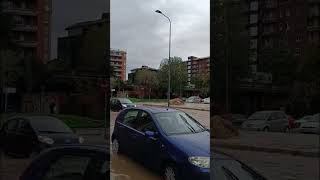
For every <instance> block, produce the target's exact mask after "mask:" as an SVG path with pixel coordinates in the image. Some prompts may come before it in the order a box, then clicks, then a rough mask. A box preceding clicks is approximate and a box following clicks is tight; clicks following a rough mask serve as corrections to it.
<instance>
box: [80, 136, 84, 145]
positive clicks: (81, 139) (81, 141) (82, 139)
mask: <svg viewBox="0 0 320 180" xmlns="http://www.w3.org/2000/svg"><path fill="white" fill-rule="evenodd" d="M79 143H80V144H82V143H84V138H83V137H81V136H80V137H79Z"/></svg>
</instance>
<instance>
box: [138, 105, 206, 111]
mask: <svg viewBox="0 0 320 180" xmlns="http://www.w3.org/2000/svg"><path fill="white" fill-rule="evenodd" d="M141 105H143V106H153V107H167V106H163V105H156V104H141ZM171 107H172V108H176V109H189V110H197V111H210V110H208V109H198V108H189V107H179V106H171Z"/></svg>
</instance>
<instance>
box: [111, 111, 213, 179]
mask: <svg viewBox="0 0 320 180" xmlns="http://www.w3.org/2000/svg"><path fill="white" fill-rule="evenodd" d="M119 152H122V153H125V154H127V155H129V156H130V157H131V158H134V159H137V160H138V161H140V162H142V163H143V164H144V165H145V166H146V167H149V168H151V169H153V170H155V171H156V172H159V173H161V174H162V175H163V177H165V179H167V180H171V179H178V180H182V179H183V180H194V179H197V180H209V179H210V133H209V131H208V130H207V129H206V128H205V127H203V126H202V125H201V124H200V123H199V122H197V121H196V120H195V119H193V118H192V117H191V116H189V115H188V114H186V113H184V112H182V111H178V110H175V109H170V108H155V107H143V106H142V107H139V108H130V109H125V110H123V111H122V112H121V113H120V114H119V115H118V117H117V119H116V122H115V126H114V131H113V134H112V153H113V154H117V153H119Z"/></svg>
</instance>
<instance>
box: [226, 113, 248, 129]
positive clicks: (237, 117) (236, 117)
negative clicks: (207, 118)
mask: <svg viewBox="0 0 320 180" xmlns="http://www.w3.org/2000/svg"><path fill="white" fill-rule="evenodd" d="M222 118H224V119H227V120H229V121H231V123H232V126H234V127H241V125H242V123H243V122H245V121H246V120H248V119H247V117H246V116H245V115H243V114H227V115H224V116H222Z"/></svg>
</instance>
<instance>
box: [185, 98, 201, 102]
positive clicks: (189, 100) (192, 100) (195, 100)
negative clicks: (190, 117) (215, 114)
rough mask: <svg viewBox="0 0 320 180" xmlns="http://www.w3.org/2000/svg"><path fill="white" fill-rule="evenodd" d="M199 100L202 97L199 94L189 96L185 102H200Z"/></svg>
mask: <svg viewBox="0 0 320 180" xmlns="http://www.w3.org/2000/svg"><path fill="white" fill-rule="evenodd" d="M201 101H202V99H201V98H200V97H199V96H191V97H189V98H188V99H187V100H186V102H187V103H201Z"/></svg>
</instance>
